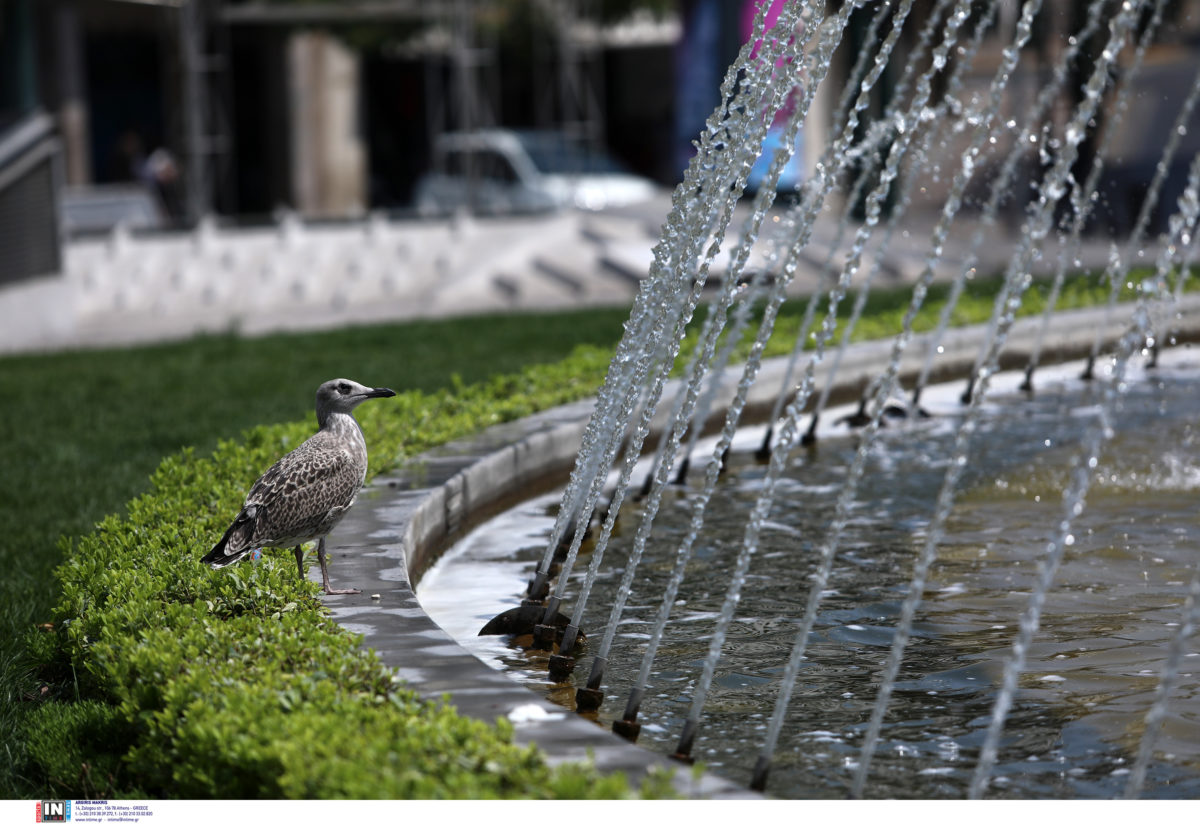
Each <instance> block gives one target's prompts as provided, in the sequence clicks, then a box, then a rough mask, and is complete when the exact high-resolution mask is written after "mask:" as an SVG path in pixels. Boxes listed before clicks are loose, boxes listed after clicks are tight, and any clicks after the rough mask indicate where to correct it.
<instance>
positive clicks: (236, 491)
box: [26, 347, 668, 798]
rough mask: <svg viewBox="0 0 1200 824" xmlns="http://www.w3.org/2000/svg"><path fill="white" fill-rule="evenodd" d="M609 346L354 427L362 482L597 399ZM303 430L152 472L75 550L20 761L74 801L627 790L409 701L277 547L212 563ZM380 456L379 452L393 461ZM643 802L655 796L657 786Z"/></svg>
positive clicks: (178, 458)
mask: <svg viewBox="0 0 1200 824" xmlns="http://www.w3.org/2000/svg"><path fill="white" fill-rule="evenodd" d="M608 357H609V354H608V352H607V351H606V350H602V349H598V348H593V347H587V348H580V349H578V350H577V351H576V352H575V353H574V354H573V355H572V356H571V357H569V358H567V359H566V360H564V361H562V362H560V363H557V364H553V365H548V366H538V367H531V368H528V369H526V370H525V371H524V372H522V373H521V374H520V375H518V376H509V377H502V378H496V379H494V380H492V381H489V382H487V383H485V384H482V385H475V386H470V387H466V386H458V387H456V388H455V389H453V390H449V391H445V392H439V393H435V394H424V393H420V392H408V393H402V394H401V395H399V396H398V397H397V398H395V399H392V400H389V401H388V402H387V403H378V404H371V405H367V406H365V407H363V408H362V409H361V410H360V414H359V417H360V419H361V423H362V426H363V429H364V431H365V433H366V437H367V442H368V444H369V446H370V449H371V454H372V456H373V460H372V466H371V473H372V474H377V473H379V472H380V471H385V470H387V469H389V468H391V467H393V466H395V465H396V463H397V462H398V461H401V460H403V459H404V458H405V457H407V456H411V455H414V454H417V453H420V452H422V451H424V450H425V449H427V448H429V447H430V446H431V445H433V444H435V443H440V442H444V441H446V440H449V439H451V438H455V437H459V436H463V435H466V434H468V433H470V432H473V431H476V430H478V428H479V427H480V425H481V424H482V425H486V424H488V423H492V422H497V421H501V420H508V419H512V418H517V417H521V416H524V415H527V414H529V413H531V412H533V411H535V410H536V409H538V408H545V407H549V406H553V405H556V404H560V403H563V402H566V401H568V400H574V399H576V398H578V397H582V396H586V395H587V394H589V393H591V392H594V391H595V388H596V386H597V385H598V383H599V381H600V380H601V379H602V377H603V372H604V369H605V367H606V366H607V362H608ZM314 426H315V424H314V422H313V421H312V419H311V418H310V420H309V421H307V422H305V423H296V424H287V425H277V426H262V427H258V428H255V429H253V430H251V431H250V432H248V433H246V435H245V437H244V439H243V440H242V441H240V442H237V443H235V442H223V443H221V444H220V445H219V446H218V447H217V449H216V450H215V452H214V454H212V455H211V456H210V457H205V458H201V457H198V456H197V455H196V454H195V453H194V452H193V451H191V450H185V451H184V452H182V453H180V454H177V455H175V456H173V457H170V458H168V459H167V460H165V461H163V463H162V464H161V466H160V467H159V468H158V470H157V471H156V472H155V474H154V476H153V480H152V490H151V491H150V492H149V493H147V494H145V495H143V496H141V497H139V498H137V499H135V500H133V501H132V502H130V504H129V506H128V508H127V511H126V512H125V513H124V514H123V515H121V516H115V515H114V516H110V517H108V518H106V519H105V520H104V521H102V522H101V523H100V524H98V525H97V527H96V529H95V530H94V531H93V532H92V533H91V534H89V535H87V536H86V537H84V538H83V539H82V540H80V541H79V542H78V544H77V545H74V546H64V547H63V549H64V554H65V557H66V558H67V560H66V561H65V562H64V563H63V564H62V566H60V567H59V569H58V571H57V576H58V578H59V580H60V583H61V587H62V596H61V601H60V602H59V604H58V605H57V607H56V609H55V616H54V621H53V624H52V625H51V629H50V631H48V632H37V633H34V634H33V635H32V636H31V646H32V648H33V650H34V653H35V657H36V659H37V660H38V661H39V662H40V666H41V667H42V674H43V676H44V677H45V678H46V680H47V681H48V682H49V683H51V684H53V685H55V691H56V692H57V696H56V700H48V701H45V702H44V703H43V704H42V705H41V706H40V707H39V708H38V709H37V710H35V711H34V712H32V713H30V714H29V716H28V720H27V729H26V734H27V740H28V753H29V758H30V759H31V760H32V762H33V764H34V766H35V770H36V771H37V772H38V773H40V776H39V777H40V778H41V779H43V780H44V781H45V782H46V783H47V786H49V787H51V788H54V789H57V790H59V791H60V792H61V793H62V794H64V795H67V796H71V797H88V796H96V795H114V794H115V795H122V796H127V797H128V796H137V795H147V796H151V797H185V798H186V797H197V798H203V797H219V798H503V797H523V798H531V797H532V798H538V797H569V798H609V797H620V796H627V795H629V794H630V790H629V788H628V786H627V784H626V781H625V778H624V777H623V776H619V775H618V776H608V777H600V776H599V775H597V774H596V773H595V771H594V770H592V769H591V768H590V767H588V766H586V765H579V766H573V767H566V768H559V769H555V770H551V769H549V768H548V767H547V766H546V765H545V764H544V762H543V761H542V760H541V758H540V756H539V755H538V754H537V753H536V751H534V750H533V749H531V748H520V747H517V746H515V745H513V744H512V736H511V728H510V727H509V726H508V725H507V724H506V723H504V722H503V721H501V722H499V723H497V724H495V725H489V724H485V723H482V722H478V721H473V720H469V719H466V718H462V717H460V716H458V715H457V714H456V713H455V712H454V711H453V710H452V709H451V708H450V707H448V706H446V705H443V704H440V703H432V702H427V701H422V700H420V699H418V698H417V697H415V696H414V695H413V694H412V693H411V692H409V691H407V690H405V689H404V688H403V685H401V684H398V683H395V682H394V681H393V680H392V677H391V674H390V670H388V669H387V668H386V667H384V666H383V665H381V664H380V662H379V661H378V660H377V658H376V657H375V655H374V654H373V653H372V652H371V651H370V650H366V649H363V648H361V647H360V646H359V642H358V638H357V637H356V636H354V635H352V634H351V633H349V632H347V631H345V630H344V629H342V628H341V627H339V626H338V625H337V624H335V623H334V622H333V621H332V620H331V619H330V618H329V617H328V615H327V614H326V611H325V609H324V608H323V607H322V601H321V598H320V597H319V595H318V587H317V585H316V584H314V583H312V582H309V581H303V582H301V581H299V580H297V578H296V575H295V565H294V562H293V560H292V558H291V555H290V553H286V552H268V553H267V554H266V556H265V558H264V560H263V561H262V562H260V563H257V564H253V563H244V564H238V565H235V566H233V567H231V568H229V569H225V570H220V571H213V570H210V569H209V568H207V567H206V566H204V565H202V564H201V563H200V562H199V558H200V556H201V555H202V554H203V553H204V552H205V550H207V549H208V548H209V547H210V546H211V545H212V544H213V543H214V542H215V541H216V540H217V538H219V537H220V535H221V532H222V530H223V529H224V528H225V526H226V525H227V523H228V521H229V519H230V518H231V517H232V515H233V513H235V512H236V511H237V509H238V507H239V506H240V504H241V501H242V498H243V496H244V494H245V491H246V489H247V488H248V487H249V485H250V484H251V483H252V482H253V480H254V479H255V477H257V475H258V473H259V472H261V471H262V470H263V469H264V468H265V467H266V466H268V465H270V463H271V462H273V461H274V460H276V459H277V458H278V457H279V456H280V455H282V454H283V453H285V452H286V451H288V450H289V449H290V448H292V447H294V446H295V445H296V444H298V443H299V442H300V441H301V440H303V439H304V438H305V437H307V436H308V434H309V433H310V432H311V431H312V430H313V428H314ZM387 456H394V457H391V458H390V459H389V458H388V457H387ZM643 792H646V793H649V794H652V795H662V794H664V793H667V792H668V789H667V785H666V784H665V783H664V781H663V780H662V779H661V778H660V779H655V780H652V781H650V782H648V783H647V784H646V785H645V786H644V788H643Z"/></svg>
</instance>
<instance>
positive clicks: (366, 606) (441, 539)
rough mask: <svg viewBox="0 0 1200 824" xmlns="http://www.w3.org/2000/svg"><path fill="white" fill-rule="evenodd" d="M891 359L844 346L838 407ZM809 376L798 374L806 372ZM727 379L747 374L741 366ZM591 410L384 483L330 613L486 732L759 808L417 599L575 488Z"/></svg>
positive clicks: (1024, 323) (1074, 327) (1018, 360)
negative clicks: (653, 773)
mask: <svg viewBox="0 0 1200 824" xmlns="http://www.w3.org/2000/svg"><path fill="white" fill-rule="evenodd" d="M1197 310H1200V295H1197V296H1190V297H1189V298H1187V299H1185V300H1184V301H1182V302H1181V303H1180V304H1179V305H1177V306H1176V307H1174V311H1175V312H1176V315H1177V318H1176V320H1175V321H1174V322H1173V330H1174V339H1175V341H1174V342H1175V343H1177V344H1183V343H1190V342H1193V341H1197V340H1200V312H1198V311H1197ZM1104 317H1105V314H1104V310H1103V309H1087V310H1080V311H1072V312H1060V313H1057V314H1055V315H1054V316H1053V318H1052V323H1051V328H1050V329H1049V330H1048V333H1047V336H1046V340H1045V343H1044V347H1043V350H1042V357H1041V363H1043V364H1047V365H1048V364H1051V363H1060V362H1063V361H1068V360H1074V359H1078V358H1081V357H1086V355H1087V354H1088V353H1089V352H1090V351H1091V346H1092V342H1093V337H1094V335H1095V330H1096V329H1097V328H1099V327H1100V325H1101V324H1103V322H1104ZM1121 317H1122V318H1123V317H1124V315H1122V316H1121ZM1040 323H1041V319H1040V317H1039V318H1028V319H1023V320H1021V321H1018V322H1017V323H1016V324H1015V325H1014V327H1013V329H1012V331H1011V333H1010V336H1009V341H1010V343H1009V345H1008V346H1007V347H1006V348H1005V350H1004V352H1003V354H1002V358H1001V367H1002V368H1007V369H1012V368H1024V366H1025V364H1026V363H1027V362H1028V358H1029V354H1030V349H1031V341H1032V339H1033V337H1034V336H1035V335H1036V326H1037V324H1040ZM986 334H987V330H986V328H985V327H982V326H978V327H969V328H964V329H955V330H948V331H947V333H946V334H945V335H944V337H943V340H942V346H943V347H944V352H943V353H942V354H940V355H939V356H938V358H937V360H936V361H935V367H934V371H933V374H932V375H931V378H930V382H931V383H933V382H944V381H949V380H957V379H964V378H965V377H966V376H967V375H968V374H969V373H970V371H971V369H972V368H973V366H974V360H975V356H976V353H977V352H978V351H979V348H980V346H981V345H982V343H983V341H984V339H985V337H986ZM1116 337H1117V335H1115V334H1114V335H1109V336H1107V339H1106V340H1105V346H1106V347H1111V345H1112V343H1113V342H1114V341H1115V339H1116ZM930 340H931V336H929V335H918V336H916V337H914V339H913V341H912V343H911V344H910V345H909V346H908V347H907V349H906V351H905V355H904V358H903V360H902V365H901V372H900V380H901V383H902V385H904V386H906V387H911V386H912V385H913V383H914V382H915V380H916V378H917V376H918V375H919V372H920V369H921V365H922V362H923V359H924V357H925V352H926V349H927V346H928V345H929V344H930ZM892 346H893V342H892V340H891V339H886V340H880V341H870V342H865V343H860V344H855V345H853V346H851V347H849V348H848V349H847V352H846V355H845V357H844V358H843V360H842V363H841V365H840V367H839V369H838V374H837V380H836V382H835V384H834V386H833V387H832V389H831V392H830V399H829V403H830V404H831V405H833V404H836V403H845V402H847V401H851V400H857V399H858V398H859V397H860V396H861V393H862V390H863V387H864V386H865V385H866V383H867V382H868V381H869V380H870V379H871V378H874V377H876V376H877V375H879V374H880V373H881V372H882V371H883V369H884V368H885V367H886V364H887V363H888V359H889V358H890V355H891V350H892ZM1102 351H1105V350H1102ZM786 361H787V359H786V358H777V359H771V360H768V361H764V362H763V364H762V369H761V371H760V373H759V375H758V378H757V380H756V381H755V383H754V386H753V387H752V388H751V390H750V394H749V397H748V400H747V404H746V409H745V412H744V413H743V415H742V423H743V424H744V425H750V424H754V423H764V422H766V419H767V417H768V416H769V415H770V412H771V409H772V406H773V405H774V402H775V392H776V391H777V389H778V387H779V385H780V383H781V382H782V379H783V375H784V373H785V370H786ZM801 364H802V366H801V368H803V360H802V361H801ZM731 369H732V370H735V374H737V375H740V373H741V365H735V366H733V367H731ZM828 371H829V364H828V359H826V360H825V361H824V362H822V363H821V364H819V365H817V367H816V369H815V374H814V376H815V379H816V383H815V384H814V385H815V386H817V387H821V386H823V385H824V381H825V379H826V377H827V374H828ZM798 377H799V376H797V378H798ZM793 382H795V381H793ZM736 383H737V380H736V379H731V380H723V381H722V389H721V390H719V394H720V397H718V398H717V400H716V401H715V402H714V407H713V414H712V415H711V416H710V421H718V422H719V421H720V420H721V419H723V415H721V414H719V413H720V412H723V411H724V409H725V408H726V407H727V405H728V403H729V401H730V400H731V399H732V397H733V392H734V388H735V386H736ZM1035 385H1036V375H1035ZM674 389H675V387H674V386H670V387H668V388H667V393H665V394H664V397H670V394H669V393H671V392H672V391H673V390H674ZM722 390H723V391H722ZM593 405H594V399H589V400H585V401H580V402H577V403H573V404H568V405H566V406H561V407H557V408H555V409H550V410H547V411H544V412H541V413H538V414H536V415H532V416H530V417H528V418H524V419H522V420H520V421H514V422H511V423H506V424H501V425H498V426H494V427H491V428H489V429H487V430H485V431H484V432H482V433H480V434H479V435H477V436H474V437H472V438H468V439H466V440H463V441H457V442H454V443H451V444H447V445H446V446H444V447H441V448H439V449H436V450H434V451H432V452H429V453H427V454H425V455H422V456H420V457H419V458H417V459H415V460H413V461H410V462H409V463H408V465H407V466H406V467H405V468H404V469H402V470H400V471H398V472H394V473H392V474H389V475H387V476H381V477H379V478H376V479H375V480H374V481H373V482H372V483H371V484H369V485H368V486H367V488H366V489H364V490H363V492H362V493H361V494H360V495H359V499H358V505H357V506H356V507H355V508H354V509H353V510H351V512H350V514H349V515H348V516H347V517H346V518H345V519H344V520H343V521H342V523H341V524H340V525H339V527H338V529H337V531H336V532H335V533H334V535H332V536H331V538H330V540H329V554H330V557H331V559H332V563H331V565H330V573H331V577H332V578H333V579H334V583H335V584H336V585H337V586H347V587H356V588H358V589H361V590H362V594H361V595H353V596H329V597H327V600H326V603H327V605H328V606H329V608H330V611H331V613H332V616H333V618H334V620H336V621H337V622H338V623H340V624H341V625H343V626H344V627H346V628H347V629H349V630H351V631H353V632H357V633H360V634H362V636H363V639H362V643H363V644H364V645H365V646H367V647H370V648H372V649H373V650H375V651H376V653H377V654H378V656H379V658H380V660H382V661H383V663H385V664H386V665H388V666H390V667H393V668H394V669H395V670H396V673H397V676H398V677H399V678H401V679H403V680H404V681H405V682H406V686H408V687H409V688H410V689H412V690H414V691H415V692H417V693H418V694H420V695H422V696H423V697H426V698H431V699H438V698H442V697H445V698H447V699H448V700H449V701H450V702H451V703H452V704H453V705H454V706H455V707H456V708H457V709H458V711H459V712H461V713H462V714H464V715H467V716H469V717H474V718H479V719H482V720H485V721H489V722H491V721H494V720H496V719H497V718H509V719H510V720H511V721H513V722H514V730H515V734H514V737H515V739H516V741H517V742H519V743H533V744H536V745H537V747H538V749H539V750H540V751H541V752H542V753H543V754H544V756H545V757H546V759H547V761H549V762H550V763H561V762H565V761H581V760H585V759H587V758H589V757H590V758H592V759H593V760H594V763H595V764H596V766H597V768H599V769H600V770H601V771H605V772H607V771H613V770H620V771H623V772H625V773H626V774H627V775H629V777H630V780H631V782H633V783H637V782H638V781H639V780H640V778H641V777H643V776H645V775H646V773H647V772H648V771H650V770H653V769H668V770H669V769H674V770H675V786H676V789H677V790H678V791H679V792H680V793H681V794H683V795H685V796H687V797H699V798H761V796H760V795H759V794H758V793H754V792H751V791H749V790H746V789H743V788H741V787H739V786H737V785H734V784H733V783H731V782H729V781H727V780H725V779H723V778H720V777H718V776H715V775H710V774H700V775H697V774H695V773H694V772H693V771H692V770H691V769H690V768H687V767H683V766H681V765H680V764H679V763H678V762H675V761H672V760H670V759H668V758H666V757H665V756H661V755H659V754H657V753H652V752H650V751H648V750H644V749H642V748H640V747H638V746H636V745H634V744H630V743H628V742H627V741H625V740H624V739H622V738H620V737H619V736H617V735H616V734H614V733H611V732H609V731H608V730H606V729H604V728H602V727H600V726H598V725H597V724H594V723H592V722H591V721H588V720H586V719H584V718H581V717H580V716H578V715H576V714H574V713H572V712H568V711H566V710H565V709H563V708H562V707H560V706H558V705H555V704H552V703H550V702H549V701H547V700H545V699H544V698H542V697H541V696H540V695H537V694H535V693H534V692H532V691H530V690H529V689H527V688H526V687H524V686H522V685H521V684H519V683H517V682H516V681H514V680H512V679H510V678H509V677H508V676H506V675H505V674H503V673H502V672H500V671H498V670H495V669H492V668H491V667H489V666H488V665H487V664H485V663H484V662H483V661H481V660H479V659H478V658H476V657H474V656H473V655H472V654H471V653H469V652H468V651H466V650H465V649H463V648H462V647H461V646H459V645H458V644H457V643H456V642H455V641H454V640H453V639H452V638H451V637H450V636H449V635H447V634H446V633H445V632H444V631H443V630H442V629H441V628H440V627H438V625H437V624H436V623H434V621H433V620H432V619H431V618H430V617H429V616H428V615H427V614H426V613H425V611H424V610H423V609H422V608H421V605H420V603H419V601H418V599H417V597H416V594H415V589H416V587H417V585H418V584H419V583H420V580H421V577H422V575H423V574H424V573H425V571H426V570H428V569H429V568H430V566H432V564H433V563H434V562H435V561H436V560H437V559H438V558H439V557H440V556H441V554H442V553H443V552H444V551H445V550H446V549H447V548H449V547H450V546H451V545H452V544H453V543H454V542H455V541H457V540H458V539H459V538H461V537H463V536H464V535H465V534H466V533H467V531H468V530H469V529H471V528H472V527H474V526H475V525H477V524H478V523H480V522H482V521H483V520H485V519H487V518H488V517H491V516H492V515H494V514H495V513H497V512H499V511H502V510H503V509H505V508H507V507H509V506H512V505H514V504H516V503H518V502H519V501H521V500H524V499H527V498H530V497H533V496H534V495H537V494H541V493H543V492H546V491H549V490H551V489H553V488H555V487H557V486H561V485H562V484H563V483H565V482H566V479H567V477H568V474H569V472H570V470H571V468H572V467H573V466H574V462H575V455H576V452H577V451H578V448H579V443H580V441H581V438H582V435H583V431H584V429H585V427H586V426H587V422H588V419H589V417H590V415H591V411H592V408H593ZM662 406H664V407H667V406H669V404H662ZM666 418H667V413H666V411H664V412H663V413H662V414H660V416H659V417H658V418H656V419H655V421H654V426H653V429H652V432H651V435H650V438H651V439H655V438H657V436H658V435H659V434H661V432H662V429H663V427H664V425H665V422H666ZM647 442H648V443H653V442H654V441H653V440H648V441H647Z"/></svg>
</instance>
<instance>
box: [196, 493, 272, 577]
mask: <svg viewBox="0 0 1200 824" xmlns="http://www.w3.org/2000/svg"><path fill="white" fill-rule="evenodd" d="M257 520H258V507H256V506H254V505H253V504H252V505H250V506H247V507H246V508H244V509H243V510H242V511H241V512H239V513H238V516H237V517H236V518H234V519H233V523H232V524H230V525H229V529H227V530H225V534H224V535H223V536H221V540H219V541H217V545H216V546H214V547H213V548H212V550H211V551H210V552H209V553H208V554H207V555H205V556H204V557H203V558H201V559H200V560H201V562H202V563H206V564H208V565H209V566H211V567H212V568H213V569H220V568H221V567H227V566H229V565H230V564H235V563H237V562H238V561H240V560H242V559H243V558H246V557H248V556H249V555H250V553H251V552H253V551H254V550H255V546H254V544H252V543H251V540H252V539H253V538H254V526H255V522H256V521H257Z"/></svg>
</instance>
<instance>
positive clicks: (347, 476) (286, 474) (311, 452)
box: [246, 438, 361, 506]
mask: <svg viewBox="0 0 1200 824" xmlns="http://www.w3.org/2000/svg"><path fill="white" fill-rule="evenodd" d="M354 474H355V473H354V469H353V459H352V458H351V456H350V453H349V452H348V451H346V450H344V449H323V448H319V445H318V444H316V443H314V441H313V439H311V438H310V439H309V440H307V441H305V442H304V443H302V444H301V445H300V446H298V447H296V449H294V450H292V451H291V452H289V453H288V454H286V455H284V456H283V457H282V458H280V459H279V461H278V462H277V463H276V464H275V465H274V466H272V467H271V468H270V469H268V470H267V471H266V472H264V473H263V475H262V477H261V478H259V479H258V480H257V481H256V482H255V483H254V486H253V487H251V488H250V493H249V494H248V495H247V496H246V504H247V505H249V504H264V505H270V504H273V503H277V502H279V501H282V500H286V501H296V502H299V501H302V500H307V499H324V498H325V497H326V496H327V497H328V498H329V501H330V506H344V505H345V504H346V503H348V502H349V500H351V499H353V497H354V495H355V493H356V492H358V484H359V483H361V479H357V481H358V483H355V482H354V481H355V480H356V479H355V478H354V477H353V476H354ZM343 498H344V499H345V500H342V499H343Z"/></svg>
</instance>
